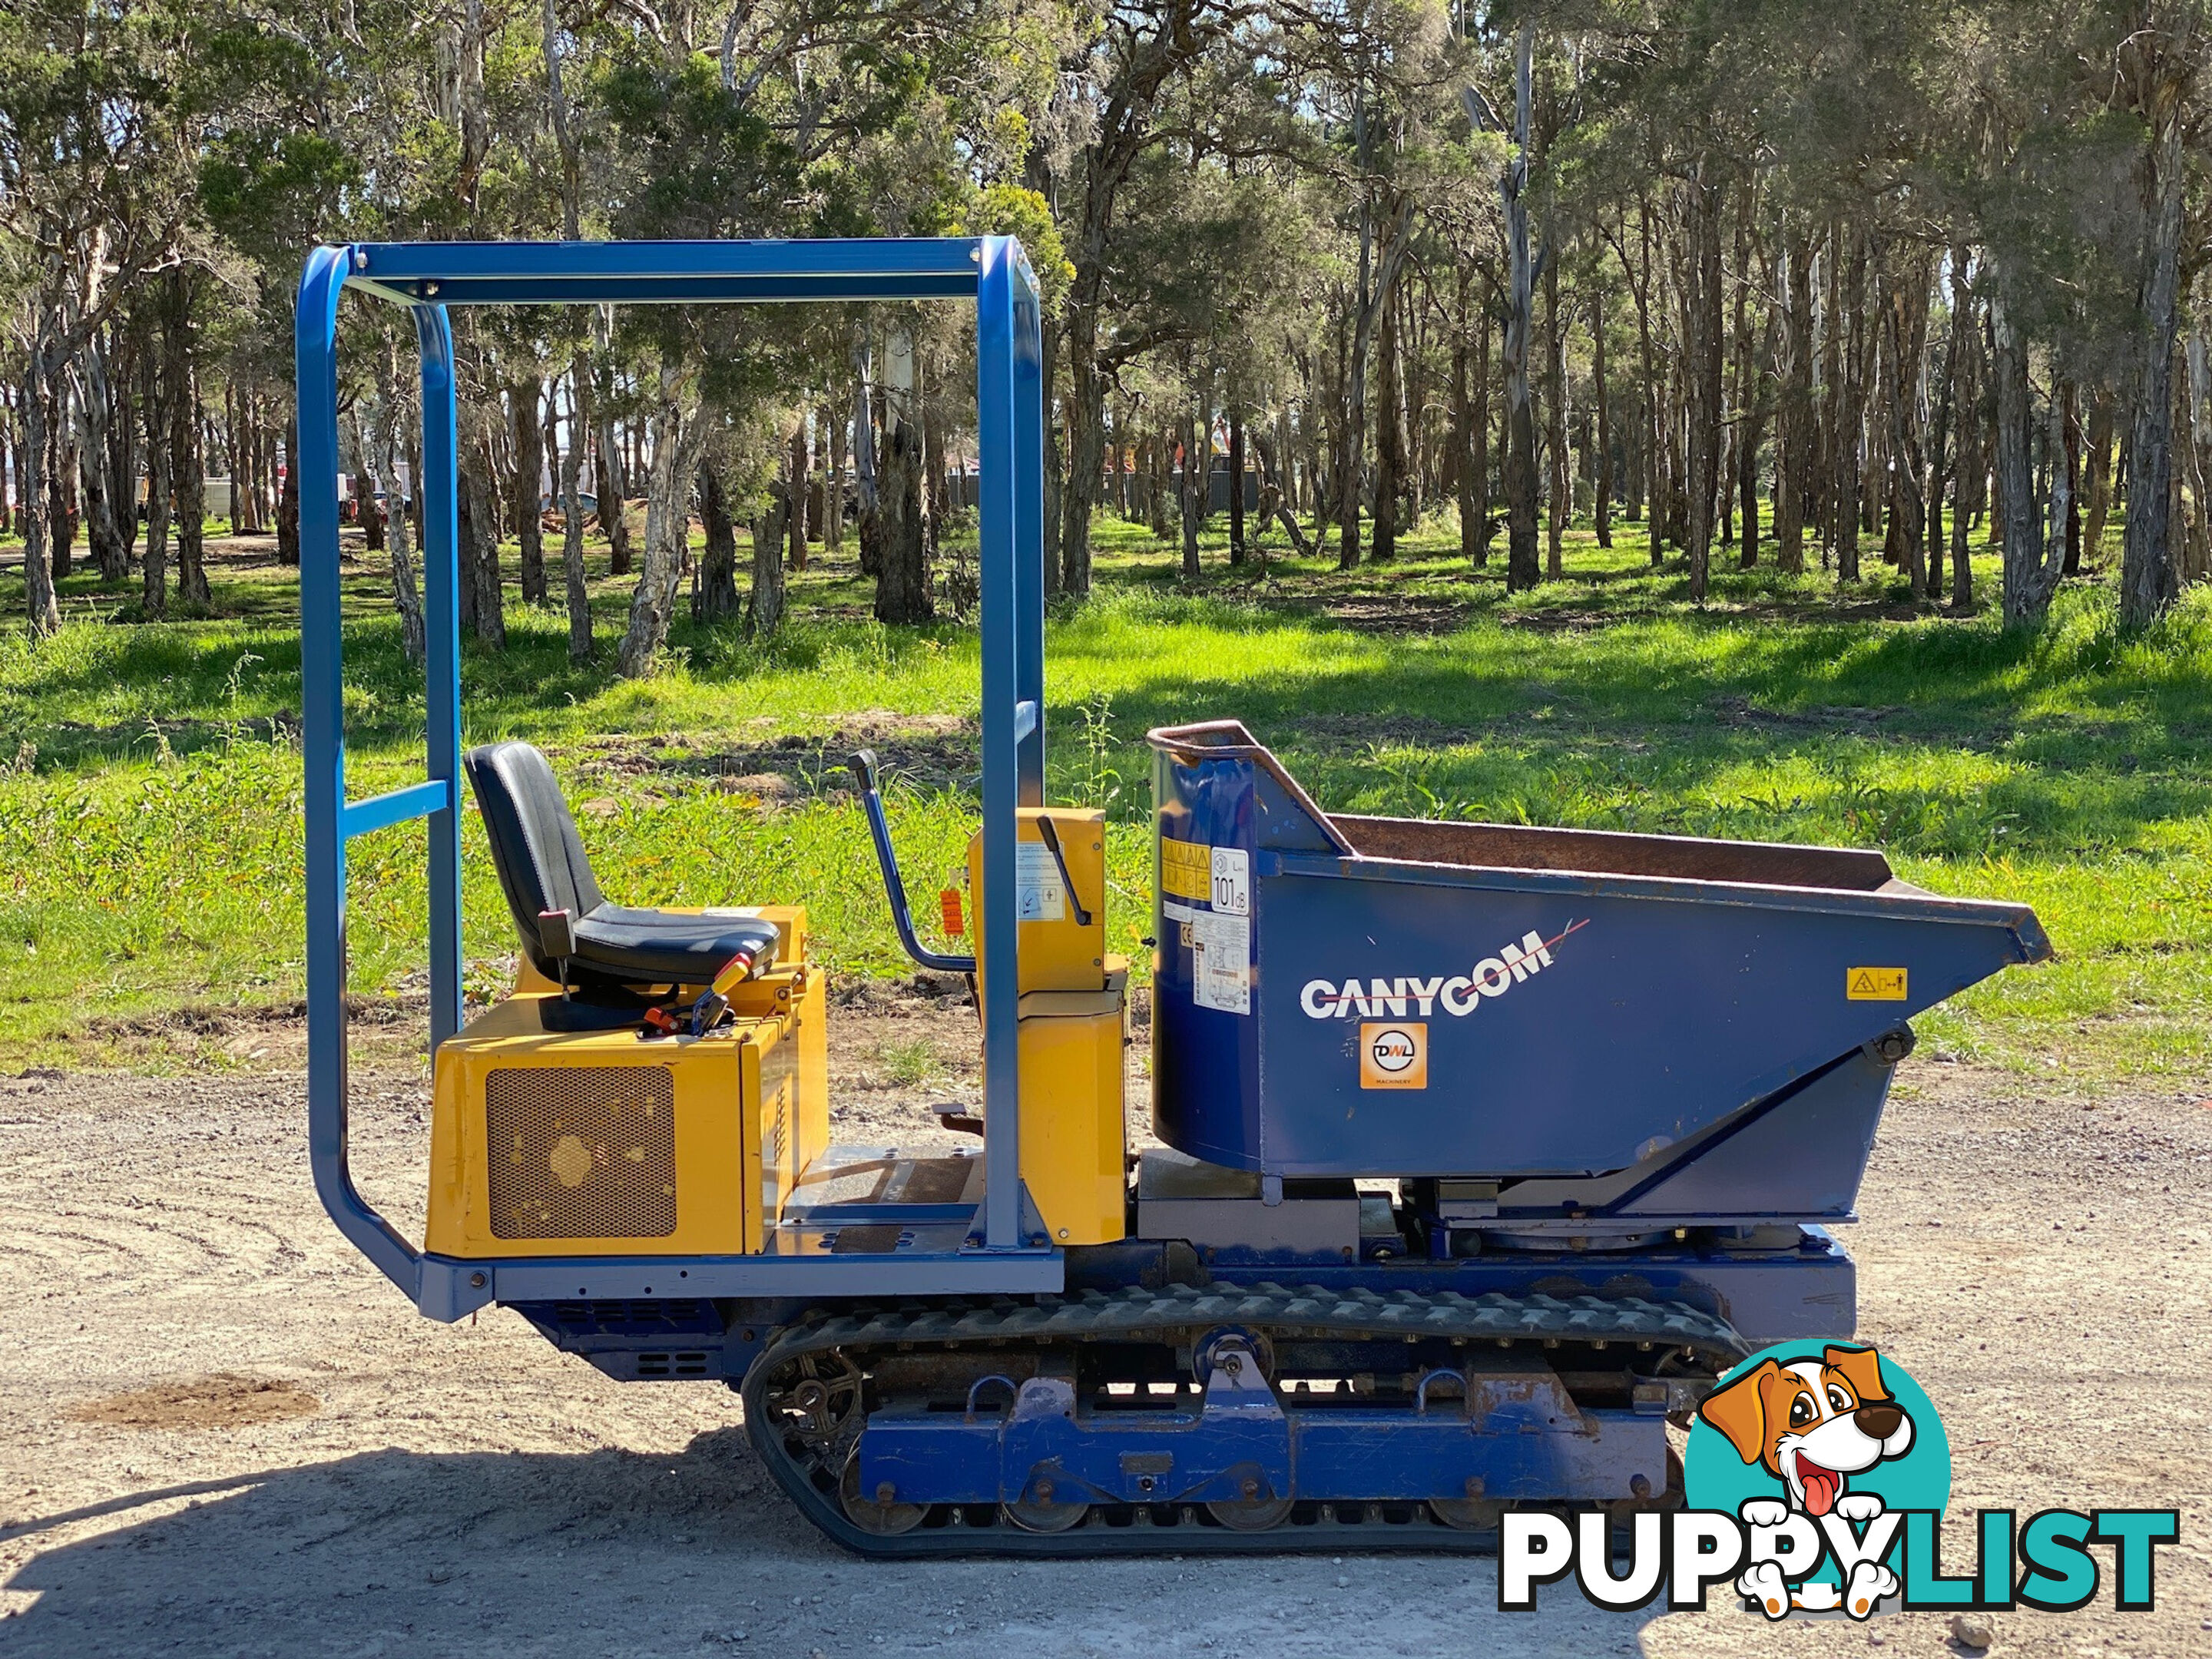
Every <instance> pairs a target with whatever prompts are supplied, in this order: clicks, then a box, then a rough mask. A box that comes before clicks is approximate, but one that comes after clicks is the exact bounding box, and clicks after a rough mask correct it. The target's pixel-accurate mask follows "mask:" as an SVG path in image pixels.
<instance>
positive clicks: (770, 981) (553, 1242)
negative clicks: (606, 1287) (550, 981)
mask: <svg viewBox="0 0 2212 1659" xmlns="http://www.w3.org/2000/svg"><path fill="white" fill-rule="evenodd" d="M548 1000H557V995H556V996H553V997H550V998H549V997H548V995H547V994H544V993H543V992H522V993H519V994H516V995H514V996H513V997H510V998H509V999H507V1000H506V1001H505V1002H502V1003H501V1004H500V1005H498V1006H496V1007H495V1008H492V1009H490V1010H489V1011H488V1012H485V1013H484V1014H483V1016H482V1017H481V1018H477V1019H476V1020H474V1021H471V1023H470V1024H469V1025H468V1026H467V1027H466V1029H465V1030H462V1031H461V1032H459V1034H458V1035H457V1036H453V1038H451V1039H450V1040H449V1041H447V1042H445V1043H444V1044H443V1045H441V1047H440V1048H439V1050H438V1056H437V1063H436V1073H435V1091H434V1092H435V1118H434V1121H433V1123H432V1128H431V1139H430V1204H429V1219H428V1230H427V1235H426V1239H425V1245H426V1248H427V1249H429V1250H431V1251H432V1252H434V1253H435V1254H437V1255H447V1256H460V1257H481V1256H543V1255H746V1254H752V1253H755V1252H757V1251H758V1250H760V1249H761V1248H762V1247H763V1241H764V1239H765V1237H766V1233H767V1230H768V1229H769V1228H771V1227H773V1226H774V1225H775V1223H776V1220H777V1218H779V1217H780V1215H781V1212H782V1208H783V1204H784V1200H785V1199H786V1197H787V1195H788V1194H789V1193H790V1191H791V1189H792V1188H793V1186H794V1185H795V1184H796V1182H797V1181H798V1177H799V1171H800V1170H803V1169H804V1168H805V1166H806V1164H808V1162H809V1161H811V1159H812V1158H815V1157H817V1156H818V1155H819V1154H820V1153H821V1152H823V1149H824V1148H825V1147H826V1146H828V1144H829V1034H828V1019H827V1007H826V1003H825V999H824V996H823V978H822V975H820V974H818V973H813V972H811V971H809V970H808V969H805V967H803V966H801V967H786V968H780V969H777V970H775V972H772V973H770V974H768V975H763V976H762V977H760V978H758V979H756V980H753V981H749V982H748V983H746V984H744V985H742V986H740V987H738V994H736V995H735V996H733V997H732V1012H733V1015H734V1018H733V1020H732V1023H731V1024H726V1025H724V1026H722V1027H720V1029H718V1030H715V1031H714V1032H712V1033H710V1034H708V1036H704V1037H697V1038H694V1037H689V1036H684V1037H664V1038H658V1039H654V1040H652V1041H641V1040H640V1038H639V1037H638V1036H637V1035H636V1033H635V1030H631V1029H625V1030H617V1031H589V1032H557V1031H548V1030H545V1029H544V1024H543V1021H542V1019H541V1018H540V1014H539V1008H540V1005H541V1004H542V1003H544V1002H545V1001H548Z"/></svg>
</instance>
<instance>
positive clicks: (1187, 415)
mask: <svg viewBox="0 0 2212 1659" xmlns="http://www.w3.org/2000/svg"><path fill="white" fill-rule="evenodd" d="M1206 428H1207V422H1206V400H1205V398H1202V397H1201V398H1199V399H1198V400H1197V402H1196V403H1195V404H1194V405H1193V406H1191V407H1189V408H1187V409H1186V410H1184V411H1183V428H1182V500H1181V508H1182V577H1183V580H1185V581H1191V582H1194V581H1196V580H1198V578H1199V566H1198V530H1199V526H1200V525H1202V524H1204V523H1205V522H1206V507H1208V505H1210V503H1209V502H1208V501H1206V490H1207V489H1208V486H1209V484H1210V483H1211V481H1210V480H1209V479H1208V478H1207V477H1206V467H1207V465H1208V464H1209V462H1210V461H1211V459H1212V457H1211V456H1210V455H1209V454H1208V453H1207V452H1208V451H1209V450H1211V449H1212V444H1211V443H1209V442H1207V441H1206Z"/></svg>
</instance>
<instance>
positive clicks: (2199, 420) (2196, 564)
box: [2174, 330, 2212, 583]
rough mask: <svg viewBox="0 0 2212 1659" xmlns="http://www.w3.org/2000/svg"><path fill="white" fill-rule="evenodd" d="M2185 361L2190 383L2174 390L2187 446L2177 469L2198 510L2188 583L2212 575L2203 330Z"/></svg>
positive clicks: (2210, 380)
mask: <svg viewBox="0 0 2212 1659" xmlns="http://www.w3.org/2000/svg"><path fill="white" fill-rule="evenodd" d="M2184 362H2186V364H2187V365H2188V370H2189V374H2188V384H2187V385H2186V386H2176V387H2175V388H2174V393H2175V398H2174V400H2175V402H2176V403H2177V404H2180V405H2181V410H2182V412H2181V413H2180V414H2179V415H2177V416H2176V417H2175V420H2176V423H2177V425H2178V426H2179V428H2180V431H2181V433H2182V437H2181V438H2180V440H2179V441H2180V442H2182V443H2183V444H2184V445H2185V448H2184V450H2183V453H2182V465H2180V466H2179V467H2178V468H2177V469H2175V470H2176V471H2177V472H2179V473H2182V474H2185V475H2186V477H2187V479H2188V483H2189V495H2190V501H2191V505H2192V507H2194V509H2195V511H2194V513H2193V516H2192V517H2191V520H2190V525H2189V534H2188V538H2187V539H2186V541H2185V543H2184V544H2183V547H2184V556H2183V558H2182V560H2181V580H2182V581H2183V582H2184V583H2188V582H2201V581H2203V580H2204V579H2205V578H2206V577H2207V576H2208V575H2212V472H2208V469H2207V465H2206V454H2205V450H2206V433H2205V422H2206V420H2207V418H2208V416H2212V358H2208V357H2207V356H2206V353H2205V346H2204V336H2203V333H2202V332H2201V331H2197V330H2191V332H2190V336H2189V343H2188V345H2187V346H2186V347H2185V348H2184Z"/></svg>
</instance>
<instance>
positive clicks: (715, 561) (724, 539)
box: [691, 459, 738, 623]
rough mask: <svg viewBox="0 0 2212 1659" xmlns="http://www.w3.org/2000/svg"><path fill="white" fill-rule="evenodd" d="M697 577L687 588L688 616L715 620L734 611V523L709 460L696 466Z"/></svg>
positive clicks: (719, 476)
mask: <svg viewBox="0 0 2212 1659" xmlns="http://www.w3.org/2000/svg"><path fill="white" fill-rule="evenodd" d="M699 525H700V528H701V529H702V530H703V531H704V532H706V536H705V544H704V545H703V546H702V547H701V549H700V550H699V577H698V581H697V583H696V585H695V586H694V587H693V588H692V591H691V619H692V620H693V621H694V622H702V623H710V622H719V621H720V620H721V619H722V618H723V617H734V616H736V615H737V614H738V526H736V524H735V523H733V522H732V520H731V518H730V503H729V498H728V496H727V495H725V494H724V493H723V489H722V474H721V469H720V467H719V466H717V465H715V464H714V461H713V460H712V459H708V460H707V461H704V462H702V463H701V465H700V467H699Z"/></svg>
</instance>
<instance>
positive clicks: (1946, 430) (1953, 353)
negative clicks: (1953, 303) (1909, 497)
mask: <svg viewBox="0 0 2212 1659" xmlns="http://www.w3.org/2000/svg"><path fill="white" fill-rule="evenodd" d="M1951 257H1952V258H1953V259H1954V260H1956V261H1958V262H1959V263H1960V264H1964V263H1965V260H1966V250H1965V249H1964V248H1961V247H1957V246H1954V247H1953V248H1952V250H1951ZM1929 308H1930V309H1931V310H1932V309H1933V308H1934V301H1933V299H1932V298H1931V299H1930V301H1929ZM1959 330H1960V319H1959V315H1958V313H1956V312H1955V311H1954V313H1952V315H1951V327H1950V331H1949V335H1948V338H1947V339H1946V340H1945V342H1944V344H1943V368H1942V376H1941V379H1940V380H1939V383H1938V390H1937V392H1936V435H1935V442H1934V443H1933V444H1932V445H1930V446H1929V453H1928V485H1927V501H1928V543H1927V545H1928V580H1927V586H1926V587H1925V588H1924V589H1923V592H1922V597H1923V598H1925V599H1934V598H1935V597H1936V592H1937V590H1938V589H1940V588H1941V587H1942V585H1943V479H1944V476H1945V469H1946V467H1947V466H1948V449H1949V447H1950V442H1951V410H1952V407H1953V405H1954V402H1955V400H1956V398H1957V397H1958V394H1959Z"/></svg>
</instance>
